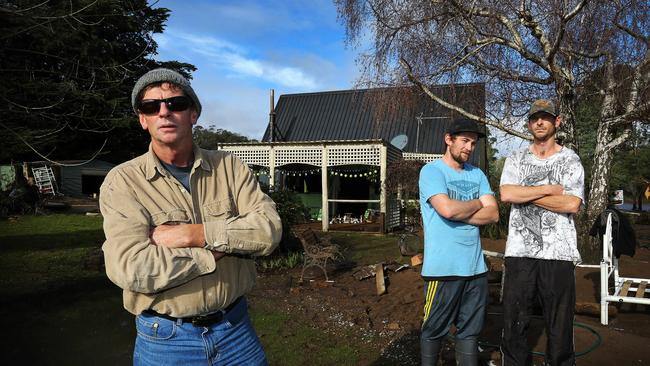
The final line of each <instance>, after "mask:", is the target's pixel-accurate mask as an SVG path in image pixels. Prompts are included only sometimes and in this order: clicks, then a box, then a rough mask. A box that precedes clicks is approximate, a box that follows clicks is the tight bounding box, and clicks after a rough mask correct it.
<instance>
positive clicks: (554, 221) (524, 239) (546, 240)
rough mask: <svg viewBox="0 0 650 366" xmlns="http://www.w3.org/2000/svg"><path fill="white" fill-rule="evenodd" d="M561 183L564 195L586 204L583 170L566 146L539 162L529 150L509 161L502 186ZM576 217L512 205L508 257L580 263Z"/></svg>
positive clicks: (503, 174)
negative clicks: (576, 198)
mask: <svg viewBox="0 0 650 366" xmlns="http://www.w3.org/2000/svg"><path fill="white" fill-rule="evenodd" d="M507 184H511V185H519V186H541V185H546V184H559V185H561V186H562V187H564V194H565V195H571V196H575V197H578V198H580V199H581V200H582V201H584V170H583V168H582V164H581V163H580V158H579V157H578V155H576V153H575V152H573V151H572V150H571V149H569V148H566V147H563V148H562V149H561V150H560V151H559V152H557V153H555V154H553V155H552V156H550V157H548V158H547V159H540V158H538V157H537V156H535V154H533V153H532V152H531V151H530V148H529V147H526V148H524V149H521V150H519V151H516V152H514V153H513V154H512V155H511V156H510V157H508V158H507V159H506V162H505V164H504V166H503V173H502V174H501V183H500V185H507ZM573 216H574V215H573V214H565V213H555V212H552V211H549V210H547V209H545V208H543V207H539V206H537V205H534V204H532V203H524V204H512V208H511V209H510V223H509V224H508V240H507V243H506V253H505V256H506V257H526V258H536V259H554V260H564V261H572V262H580V260H581V258H580V253H579V252H578V247H577V238H576V229H575V223H574V217H573Z"/></svg>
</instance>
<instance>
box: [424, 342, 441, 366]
mask: <svg viewBox="0 0 650 366" xmlns="http://www.w3.org/2000/svg"><path fill="white" fill-rule="evenodd" d="M441 344H442V339H435V340H425V339H421V340H420V358H421V359H422V366H436V365H437V364H438V354H439V353H440V345H441Z"/></svg>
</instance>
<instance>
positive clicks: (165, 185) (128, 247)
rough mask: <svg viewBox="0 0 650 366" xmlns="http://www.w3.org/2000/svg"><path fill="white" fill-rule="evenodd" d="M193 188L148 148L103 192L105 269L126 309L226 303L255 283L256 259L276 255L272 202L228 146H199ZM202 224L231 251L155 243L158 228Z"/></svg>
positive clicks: (189, 311)
mask: <svg viewBox="0 0 650 366" xmlns="http://www.w3.org/2000/svg"><path fill="white" fill-rule="evenodd" d="M190 188H191V192H188V191H187V190H186V189H185V188H184V187H183V186H182V185H181V184H180V183H179V182H178V181H177V180H176V178H174V177H173V176H172V175H171V174H170V173H169V172H168V171H167V170H165V169H164V168H163V166H162V165H161V163H160V161H159V160H158V159H157V157H156V156H155V154H154V153H153V151H152V150H151V147H149V152H147V153H145V154H144V155H142V156H140V157H137V158H135V159H133V160H131V161H128V162H126V163H123V164H121V165H119V166H117V167H115V168H113V169H112V170H111V171H110V172H109V174H108V175H107V176H106V179H105V180H104V183H103V184H102V187H101V190H100V200H99V204H100V209H101V212H102V215H103V216H104V233H105V234H106V241H105V242H104V245H103V247H102V249H103V250H104V258H105V261H106V273H107V275H108V277H109V278H110V279H111V281H113V282H114V283H115V284H116V285H118V286H119V287H121V288H122V289H124V307H125V308H126V309H127V310H128V311H129V312H131V313H133V314H140V313H141V312H142V311H144V310H147V309H152V310H155V311H157V312H159V313H163V314H168V315H171V316H175V317H185V316H192V315H200V314H206V313H210V312H214V311H217V310H219V309H222V308H224V307H226V306H228V305H229V304H230V303H231V302H233V301H234V300H235V299H236V298H237V297H239V296H241V295H243V294H245V293H247V292H248V291H250V290H251V288H252V287H253V285H254V284H255V275H256V272H255V264H254V262H253V260H252V259H250V256H259V255H267V254H269V253H271V252H272V251H273V250H274V249H275V247H276V246H277V244H278V242H279V241H280V237H281V235H282V224H281V222H280V217H279V216H278V213H277V211H276V210H275V204H274V202H273V201H272V200H271V199H270V198H269V197H268V196H267V195H266V194H264V193H263V192H262V191H261V190H260V188H259V184H258V183H257V180H256V179H255V177H254V176H253V174H252V173H251V172H250V170H249V169H248V167H247V166H246V165H245V164H243V163H242V162H241V161H240V160H239V159H238V158H236V157H235V156H233V155H231V154H229V153H226V152H222V151H208V150H203V149H199V148H197V147H194V164H193V166H192V171H191V173H190ZM188 223H194V224H203V226H204V231H205V238H206V241H208V242H211V243H214V244H215V245H216V246H217V249H218V250H219V251H223V252H226V253H229V255H226V256H224V257H223V258H221V259H220V260H218V261H216V263H215V259H214V257H213V256H212V254H211V253H210V252H209V251H208V250H207V249H203V248H178V249H174V248H166V247H161V246H156V245H154V244H152V242H151V240H150V238H149V232H150V230H151V229H152V228H153V227H155V226H158V225H175V224H188Z"/></svg>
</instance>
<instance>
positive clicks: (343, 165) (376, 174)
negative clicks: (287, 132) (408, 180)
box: [219, 140, 442, 231]
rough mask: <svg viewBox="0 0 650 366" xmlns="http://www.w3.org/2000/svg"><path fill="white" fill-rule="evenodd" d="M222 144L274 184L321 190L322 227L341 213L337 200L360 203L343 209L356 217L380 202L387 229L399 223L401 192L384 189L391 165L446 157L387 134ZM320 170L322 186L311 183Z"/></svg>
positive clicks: (275, 186)
mask: <svg viewBox="0 0 650 366" xmlns="http://www.w3.org/2000/svg"><path fill="white" fill-rule="evenodd" d="M219 149H220V150H225V151H229V152H231V153H233V154H235V155H236V156H238V157H239V158H240V159H241V160H242V161H243V162H245V163H246V164H248V166H249V167H251V169H253V171H255V172H256V174H257V175H258V176H260V178H261V179H260V180H264V179H268V184H269V187H272V188H273V189H276V190H277V189H293V190H296V191H298V190H300V186H301V185H302V186H303V187H304V191H305V192H307V191H308V190H309V191H311V192H317V193H319V196H320V197H319V198H320V199H319V200H315V201H317V202H318V203H319V205H320V208H319V209H318V215H315V218H316V219H320V221H321V223H322V230H323V231H329V229H330V221H333V219H335V220H336V219H340V213H338V215H337V216H336V217H335V216H334V214H337V211H341V210H342V209H340V208H339V207H338V206H342V207H351V206H356V207H359V208H358V209H357V210H356V214H351V213H344V216H343V219H344V220H350V221H351V222H360V221H362V219H363V218H360V219H356V217H357V215H358V214H359V213H360V212H362V213H363V212H365V214H366V215H367V212H368V211H373V209H372V207H377V208H376V211H377V212H379V213H380V215H378V217H380V218H383V222H382V225H380V227H381V228H382V229H383V231H389V230H391V229H393V228H395V227H397V226H399V225H400V224H401V217H400V211H401V210H400V209H401V200H400V197H399V195H397V194H392V195H389V194H388V193H387V192H386V189H385V181H386V177H387V166H388V165H389V164H390V163H391V162H393V161H396V160H399V159H406V160H416V159H417V160H422V161H424V162H429V161H432V160H435V159H439V158H440V157H442V155H440V154H423V153H406V152H402V151H401V150H399V149H397V148H396V147H394V146H393V145H391V144H389V143H387V142H386V141H384V140H347V141H292V142H253V143H251V142H246V143H226V144H221V145H219ZM318 176H320V182H319V183H320V187H313V186H314V185H315V183H317V182H316V180H317V178H318ZM295 177H298V179H296V178H295ZM302 177H305V178H302ZM314 178H316V179H314ZM301 183H302V184H301ZM308 186H312V189H308V188H309V187H308ZM313 188H316V189H313ZM314 194H315V193H310V196H309V197H312V198H313V197H314ZM343 211H354V210H353V209H348V210H345V209H343ZM358 216H363V215H358Z"/></svg>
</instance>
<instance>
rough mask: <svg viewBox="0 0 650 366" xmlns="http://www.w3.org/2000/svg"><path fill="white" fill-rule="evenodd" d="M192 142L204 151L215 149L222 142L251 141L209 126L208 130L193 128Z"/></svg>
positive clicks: (198, 127)
mask: <svg viewBox="0 0 650 366" xmlns="http://www.w3.org/2000/svg"><path fill="white" fill-rule="evenodd" d="M192 136H193V138H194V142H195V143H196V144H197V145H199V146H200V147H202V148H204V149H212V150H214V149H216V148H217V146H218V145H219V144H221V143H224V142H247V141H251V140H250V139H249V138H248V137H246V136H243V135H240V134H238V133H236V132H230V131H228V130H224V129H221V128H216V127H215V126H214V125H210V127H208V128H204V127H203V126H199V125H197V126H194V131H193V133H192Z"/></svg>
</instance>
